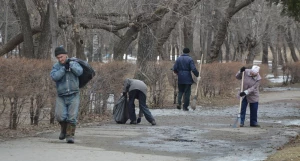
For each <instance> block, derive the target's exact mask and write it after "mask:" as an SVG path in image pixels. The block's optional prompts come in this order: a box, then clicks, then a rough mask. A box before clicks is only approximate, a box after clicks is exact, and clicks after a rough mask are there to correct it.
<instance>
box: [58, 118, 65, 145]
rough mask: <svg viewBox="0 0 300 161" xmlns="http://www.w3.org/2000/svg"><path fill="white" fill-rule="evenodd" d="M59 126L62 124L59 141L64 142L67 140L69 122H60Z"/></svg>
mask: <svg viewBox="0 0 300 161" xmlns="http://www.w3.org/2000/svg"><path fill="white" fill-rule="evenodd" d="M59 124H60V134H59V140H64V139H65V138H66V133H67V122H65V121H62V122H59Z"/></svg>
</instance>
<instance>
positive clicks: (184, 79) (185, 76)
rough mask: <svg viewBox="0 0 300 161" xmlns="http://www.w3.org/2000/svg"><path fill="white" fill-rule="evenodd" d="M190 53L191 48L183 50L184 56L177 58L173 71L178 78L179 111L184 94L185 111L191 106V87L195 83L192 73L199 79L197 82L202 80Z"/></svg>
mask: <svg viewBox="0 0 300 161" xmlns="http://www.w3.org/2000/svg"><path fill="white" fill-rule="evenodd" d="M189 52H190V49H189V48H184V49H183V54H182V55H180V57H178V58H177V60H176V62H175V64H174V66H173V71H174V73H176V74H177V76H178V104H177V109H179V110H180V109H181V99H182V95H183V94H184V104H183V110H184V111H188V110H189V109H188V106H189V105H190V96H191V85H192V84H193V83H194V81H193V78H192V74H191V71H192V72H193V74H194V75H195V76H196V77H197V80H199V79H200V77H199V72H198V70H197V68H196V67H195V64H194V61H193V59H192V58H191V57H190V56H189V55H188V53H189Z"/></svg>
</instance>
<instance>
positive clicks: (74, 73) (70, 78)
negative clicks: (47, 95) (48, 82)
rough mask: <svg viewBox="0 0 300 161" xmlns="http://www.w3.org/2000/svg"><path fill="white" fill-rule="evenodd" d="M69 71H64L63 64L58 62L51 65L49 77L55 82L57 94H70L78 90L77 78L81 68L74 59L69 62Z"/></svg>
mask: <svg viewBox="0 0 300 161" xmlns="http://www.w3.org/2000/svg"><path fill="white" fill-rule="evenodd" d="M70 69H71V71H66V69H65V66H64V65H62V64H60V63H59V62H57V63H55V64H54V65H53V68H52V71H51V73H50V76H51V78H52V79H53V80H54V81H55V82H56V90H57V94H58V95H59V96H65V95H70V94H73V93H77V92H79V79H78V77H79V76H80V75H81V74H82V72H83V69H82V67H81V66H80V64H78V63H77V62H75V61H71V62H70Z"/></svg>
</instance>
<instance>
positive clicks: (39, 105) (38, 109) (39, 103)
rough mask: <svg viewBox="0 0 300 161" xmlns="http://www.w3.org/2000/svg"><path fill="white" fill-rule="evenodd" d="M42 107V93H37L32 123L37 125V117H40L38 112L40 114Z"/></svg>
mask: <svg viewBox="0 0 300 161" xmlns="http://www.w3.org/2000/svg"><path fill="white" fill-rule="evenodd" d="M43 107H44V103H43V95H41V94H38V95H37V96H36V109H35V115H34V119H33V120H34V121H33V124H34V125H38V124H39V118H40V114H41V109H42V108H43Z"/></svg>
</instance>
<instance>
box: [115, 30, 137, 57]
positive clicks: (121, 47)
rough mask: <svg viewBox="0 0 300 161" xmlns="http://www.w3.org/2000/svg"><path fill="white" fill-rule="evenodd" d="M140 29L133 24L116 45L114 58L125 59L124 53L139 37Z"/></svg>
mask: <svg viewBox="0 0 300 161" xmlns="http://www.w3.org/2000/svg"><path fill="white" fill-rule="evenodd" d="M138 32H139V29H138V28H137V27H134V26H132V27H131V28H130V29H128V30H127V31H126V33H125V35H124V36H123V37H122V38H121V39H120V40H119V41H118V42H116V43H115V45H114V49H113V50H114V60H123V54H124V53H125V52H126V50H127V48H128V46H129V45H130V44H131V43H132V41H134V40H135V39H136V38H137V35H138Z"/></svg>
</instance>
